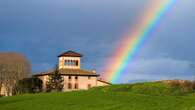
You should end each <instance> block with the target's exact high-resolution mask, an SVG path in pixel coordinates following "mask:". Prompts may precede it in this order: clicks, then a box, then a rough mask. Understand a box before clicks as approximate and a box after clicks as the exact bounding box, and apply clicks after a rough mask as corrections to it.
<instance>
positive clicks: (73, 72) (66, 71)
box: [35, 69, 99, 76]
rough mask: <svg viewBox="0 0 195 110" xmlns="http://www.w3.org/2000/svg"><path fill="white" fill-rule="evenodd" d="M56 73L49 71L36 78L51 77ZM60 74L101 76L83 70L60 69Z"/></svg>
mask: <svg viewBox="0 0 195 110" xmlns="http://www.w3.org/2000/svg"><path fill="white" fill-rule="evenodd" d="M53 72H54V71H48V72H43V73H39V74H36V75H35V76H44V75H50V74H52V73H53ZM59 72H60V73H61V74H62V75H78V76H99V75H98V74H96V72H93V71H88V70H82V69H60V70H59Z"/></svg>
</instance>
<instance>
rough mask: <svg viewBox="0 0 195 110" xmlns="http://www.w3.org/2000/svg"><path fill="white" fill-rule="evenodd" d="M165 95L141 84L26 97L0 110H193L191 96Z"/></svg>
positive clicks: (5, 101)
mask: <svg viewBox="0 0 195 110" xmlns="http://www.w3.org/2000/svg"><path fill="white" fill-rule="evenodd" d="M152 91H154V94H152ZM159 91H160V92H159ZM167 91H172V90H171V89H170V88H169V87H168V86H167V85H164V84H162V83H143V84H134V85H113V86H110V87H100V88H94V89H91V90H89V91H78V92H67V93H41V94H35V95H33V94H29V95H22V96H13V97H3V98H0V110H195V95H193V94H192V93H190V94H184V95H183V96H180V95H178V94H171V93H170V92H167ZM176 91H178V90H176ZM172 92H174V91H172ZM175 93H177V92H175Z"/></svg>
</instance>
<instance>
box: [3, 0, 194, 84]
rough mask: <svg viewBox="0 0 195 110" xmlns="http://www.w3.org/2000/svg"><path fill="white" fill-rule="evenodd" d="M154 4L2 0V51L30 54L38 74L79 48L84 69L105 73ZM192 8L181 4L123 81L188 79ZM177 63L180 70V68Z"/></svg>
mask: <svg viewBox="0 0 195 110" xmlns="http://www.w3.org/2000/svg"><path fill="white" fill-rule="evenodd" d="M159 1H161V0H159ZM151 2H152V1H146V0H139V1H137V0H120V1H113V0H17V1H14V0H1V1H0V50H1V51H16V52H19V53H22V54H24V55H26V56H27V57H28V58H29V59H30V61H31V62H32V65H33V70H34V71H35V72H38V71H44V70H47V69H50V68H52V67H53V66H54V65H55V64H56V63H57V55H58V54H60V53H61V52H63V51H66V50H75V51H78V52H80V53H82V54H84V58H83V59H82V61H83V67H84V68H87V69H97V70H98V72H100V73H101V70H102V69H103V67H105V65H107V62H106V61H107V59H108V58H109V57H110V56H111V55H112V52H113V51H114V49H115V48H116V46H117V44H118V43H120V39H121V38H122V36H123V34H124V32H126V31H127V29H129V28H130V27H132V26H133V24H135V22H137V19H138V18H139V17H140V16H141V15H142V13H143V12H144V10H145V8H146V7H147V6H148V5H149V4H150V3H151ZM193 4H194V1H193V0H185V1H178V2H177V4H176V5H175V7H174V9H173V10H171V11H170V12H169V14H168V15H167V16H166V17H165V18H164V19H163V21H162V23H161V24H160V26H159V27H158V29H157V30H155V32H154V33H153V36H151V38H150V39H149V40H148V42H147V43H146V45H145V46H144V47H143V48H142V50H141V51H140V53H139V55H138V57H137V58H136V59H140V60H138V61H135V62H133V63H132V64H130V65H131V66H130V67H128V68H129V69H128V70H129V71H130V72H132V73H129V72H128V73H126V74H125V75H124V76H126V78H125V79H124V77H123V78H122V79H124V81H126V82H127V81H128V80H129V79H133V78H134V79H138V78H140V79H143V78H145V77H151V76H153V79H157V78H159V77H160V78H163V77H164V76H166V75H169V74H170V73H178V74H179V77H181V76H183V77H185V76H186V77H188V75H186V74H184V73H190V74H191V73H192V71H191V70H190V69H189V68H188V67H186V65H188V63H193V62H194V61H195V56H194V54H195V52H194V51H193V44H194V42H193V41H194V40H195V37H194V36H195V32H194V28H195V22H194V19H195V13H194V11H193V10H194V6H193ZM166 58H167V59H166ZM142 59H146V60H142ZM175 63H176V66H179V67H180V68H181V69H179V70H178V69H176V66H175ZM167 64H170V65H168V66H167ZM168 67H169V68H168ZM164 68H168V69H166V71H165V69H164ZM137 70H140V71H137ZM141 70H142V71H141ZM159 71H161V72H159ZM180 71H181V72H180ZM149 73H154V74H149ZM155 73H156V75H155ZM161 73H163V74H161ZM190 74H189V75H190ZM170 77H172V76H170Z"/></svg>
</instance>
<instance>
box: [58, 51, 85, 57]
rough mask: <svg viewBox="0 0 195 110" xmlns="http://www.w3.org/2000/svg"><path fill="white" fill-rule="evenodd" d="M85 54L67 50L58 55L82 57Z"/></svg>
mask: <svg viewBox="0 0 195 110" xmlns="http://www.w3.org/2000/svg"><path fill="white" fill-rule="evenodd" d="M82 56H83V55H81V54H79V53H77V52H74V51H67V52H64V53H62V54H60V55H59V56H58V57H82Z"/></svg>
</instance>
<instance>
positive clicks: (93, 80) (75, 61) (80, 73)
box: [35, 51, 110, 91]
mask: <svg viewBox="0 0 195 110" xmlns="http://www.w3.org/2000/svg"><path fill="white" fill-rule="evenodd" d="M81 57H82V55H81V54H79V53H76V52H74V51H67V52H65V53H62V54H60V55H59V56H58V60H59V64H58V65H59V66H58V67H59V72H60V73H61V75H62V76H63V79H64V88H63V91H73V90H87V89H89V88H92V87H97V86H108V85H110V83H108V82H106V81H103V80H101V79H98V77H99V76H100V75H98V74H97V73H96V71H94V70H84V69H82V68H81ZM52 73H53V71H48V72H42V73H40V74H36V75H35V76H36V77H38V78H40V79H41V80H42V81H43V90H45V89H46V83H47V81H48V80H49V75H51V74H52Z"/></svg>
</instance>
